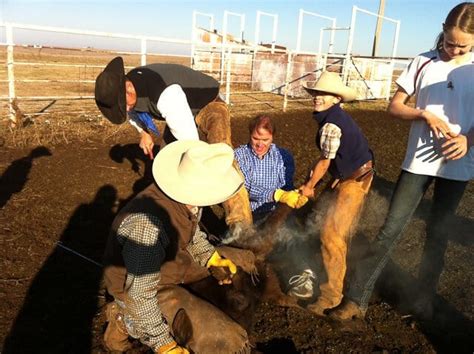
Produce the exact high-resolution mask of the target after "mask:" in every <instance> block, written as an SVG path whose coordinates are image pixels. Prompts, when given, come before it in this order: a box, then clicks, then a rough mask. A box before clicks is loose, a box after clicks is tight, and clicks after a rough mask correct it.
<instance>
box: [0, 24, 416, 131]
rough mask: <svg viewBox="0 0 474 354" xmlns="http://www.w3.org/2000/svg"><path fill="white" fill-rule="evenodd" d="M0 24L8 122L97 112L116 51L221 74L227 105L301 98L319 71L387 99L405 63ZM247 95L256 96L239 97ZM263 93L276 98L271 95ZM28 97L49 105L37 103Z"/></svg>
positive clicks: (131, 60) (130, 63) (283, 103)
mask: <svg viewBox="0 0 474 354" xmlns="http://www.w3.org/2000/svg"><path fill="white" fill-rule="evenodd" d="M2 27H3V28H5V34H6V42H5V43H0V63H3V65H0V83H2V85H0V106H1V107H2V111H1V114H0V115H1V116H2V118H3V117H4V116H6V117H7V118H8V119H10V120H11V123H12V124H16V123H17V121H16V120H17V116H18V110H20V111H21V113H22V114H23V115H26V116H38V115H44V114H47V113H48V112H50V113H68V114H72V113H73V112H80V114H90V115H98V114H99V112H98V110H97V109H96V107H95V105H94V102H93V100H92V99H93V98H94V96H93V91H94V82H95V78H96V77H97V75H98V74H99V73H100V71H101V70H102V69H103V67H104V66H105V65H106V64H107V63H108V62H109V61H110V60H111V59H112V58H113V57H114V56H116V55H122V56H123V57H124V60H125V63H126V70H127V69H130V68H133V67H136V66H139V65H145V64H146V63H147V62H169V63H178V64H182V65H187V66H190V67H193V68H194V69H196V70H200V71H203V72H205V73H207V74H209V75H211V76H214V77H215V78H216V79H218V80H221V92H222V93H223V94H224V95H225V99H226V102H227V103H229V104H231V105H232V106H234V107H236V106H239V105H240V106H242V107H243V108H244V107H245V106H250V105H257V104H262V105H267V107H268V106H271V107H274V108H275V109H283V110H286V109H288V108H289V107H290V106H292V104H293V103H299V102H303V101H305V100H308V99H309V97H308V96H306V93H305V92H304V90H302V88H301V83H302V82H303V81H311V80H316V79H317V78H318V77H319V74H320V72H321V71H323V70H331V71H336V72H339V73H340V74H341V76H343V77H344V78H345V79H346V81H347V83H348V84H349V85H350V86H353V87H354V88H356V89H357V91H358V98H359V99H372V98H388V97H389V96H390V93H391V91H392V90H393V82H392V77H393V76H394V75H396V70H394V68H395V66H396V65H401V66H403V65H406V63H407V62H408V59H406V60H402V59H397V60H396V59H394V58H364V57H357V56H352V55H347V54H346V53H345V54H340V55H338V54H332V53H319V52H318V53H314V52H313V53H312V52H302V51H291V50H288V49H281V48H276V47H275V43H272V45H271V47H265V46H261V45H256V44H255V43H254V44H245V43H244V42H243V41H241V42H236V41H224V43H222V42H220V43H219V42H213V43H210V42H209V43H205V42H202V41H201V40H199V38H198V36H197V35H196V34H195V33H193V36H192V37H193V40H192V41H189V40H181V39H171V38H163V37H151V36H138V35H129V34H117V33H108V32H97V31H79V30H74V29H65V28H57V27H49V26H35V25H24V24H13V23H6V24H0V28H2ZM17 30H22V31H33V32H35V33H40V34H41V35H42V36H44V35H45V34H46V33H56V34H58V33H61V34H63V35H81V36H87V37H88V38H89V37H94V38H102V39H104V40H105V42H104V43H105V44H104V43H102V45H103V46H105V47H106V48H109V47H110V46H112V47H113V46H114V45H113V44H112V45H111V44H110V42H107V41H108V40H110V39H122V40H132V41H134V42H136V43H137V44H138V45H139V50H137V51H130V50H123V49H115V50H106V49H104V50H100V49H92V48H90V47H89V46H87V47H86V48H73V47H71V48H69V47H50V46H46V45H38V44H37V43H35V42H32V43H31V44H30V45H15V41H14V39H15V37H14V34H15V31H17ZM273 42H274V41H273ZM94 43H95V42H94ZM152 43H155V44H157V43H158V47H159V49H158V50H155V51H153V50H151V49H150V48H151V47H152ZM174 45H179V46H180V48H179V51H181V52H176V48H174V47H173V46H174ZM319 51H320V49H319ZM183 52H184V53H189V54H183ZM394 73H395V74H394ZM3 83H8V85H3ZM7 86H8V90H7V89H6V87H7ZM249 94H252V95H255V94H257V95H258V96H261V97H263V98H258V99H255V98H252V100H245V98H246V97H248V95H249ZM260 94H262V95H260ZM263 94H265V95H263ZM269 95H274V96H278V97H279V98H280V99H279V100H276V101H275V100H274V99H272V98H270V96H269ZM81 100H85V101H87V103H84V104H81V106H83V107H81V108H84V109H81V110H77V109H76V108H71V109H70V110H68V109H66V110H65V111H57V110H56V111H55V110H53V109H52V107H53V106H54V104H56V103H57V102H58V101H81ZM33 101H37V102H36V103H38V102H40V101H51V103H50V104H49V105H48V107H47V108H46V109H45V108H44V107H43V108H41V107H40V106H38V104H36V105H35V104H33ZM2 102H3V104H2ZM275 102H278V103H275ZM4 107H6V110H5V111H6V114H4Z"/></svg>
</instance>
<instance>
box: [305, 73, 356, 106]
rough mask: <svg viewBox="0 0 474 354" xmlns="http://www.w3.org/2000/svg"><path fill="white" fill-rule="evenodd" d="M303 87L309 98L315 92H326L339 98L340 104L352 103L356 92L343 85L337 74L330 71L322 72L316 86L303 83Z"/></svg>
mask: <svg viewBox="0 0 474 354" xmlns="http://www.w3.org/2000/svg"><path fill="white" fill-rule="evenodd" d="M303 87H304V89H305V90H306V91H308V93H309V94H310V95H311V96H314V94H315V91H321V92H327V93H330V94H333V95H336V96H339V97H341V98H342V102H349V101H353V100H355V98H356V96H357V92H356V90H354V89H353V88H352V87H348V86H346V85H344V84H343V83H342V79H341V77H340V76H339V74H338V73H334V72H331V71H323V73H322V74H321V76H320V77H319V79H318V81H316V84H314V83H313V84H308V83H304V84H303Z"/></svg>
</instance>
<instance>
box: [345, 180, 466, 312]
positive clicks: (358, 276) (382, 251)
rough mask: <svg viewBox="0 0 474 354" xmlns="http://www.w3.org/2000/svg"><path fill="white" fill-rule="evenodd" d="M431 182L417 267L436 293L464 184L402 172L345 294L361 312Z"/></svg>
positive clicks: (462, 182)
mask: <svg viewBox="0 0 474 354" xmlns="http://www.w3.org/2000/svg"><path fill="white" fill-rule="evenodd" d="M433 181H434V182H435V186H434V188H435V189H434V195H433V202H432V207H431V211H430V216H429V218H428V220H427V236H426V238H427V241H426V244H425V249H424V252H423V257H422V261H421V266H420V280H421V282H423V283H426V284H425V285H426V286H429V287H431V289H430V290H431V291H435V289H436V285H437V282H438V279H439V274H440V273H441V271H442V269H443V266H444V252H445V250H446V246H447V239H448V234H449V225H450V220H451V218H452V216H454V213H455V211H456V208H457V206H458V204H459V202H460V201H461V198H462V195H463V193H464V189H465V188H466V185H467V182H464V181H454V180H448V179H444V178H440V177H433V176H425V175H417V174H413V173H410V172H407V171H401V173H400V176H399V177H398V181H397V184H396V186H395V190H394V193H393V196H392V200H391V202H390V208H389V211H388V215H387V217H386V219H385V223H384V225H383V227H382V229H381V230H380V232H379V234H378V235H377V237H376V239H375V241H374V242H373V243H372V244H371V245H370V247H369V251H368V252H367V254H366V255H365V256H364V257H363V258H361V259H359V260H358V262H357V264H356V268H355V269H354V272H353V276H352V279H351V280H350V282H349V289H348V290H347V292H346V296H347V298H349V299H350V300H352V301H354V302H356V303H357V304H358V305H359V306H360V308H361V309H362V310H364V311H365V310H367V307H368V304H369V300H370V297H371V295H372V291H373V289H374V286H375V282H376V281H377V279H378V277H379V276H380V273H381V272H382V270H383V268H384V267H385V265H386V264H387V261H388V260H389V257H390V252H391V250H392V249H393V248H394V246H395V245H396V242H397V241H398V239H399V238H400V236H401V235H402V233H403V230H404V229H405V227H406V226H407V225H408V223H409V221H410V219H411V217H412V216H413V213H414V212H415V210H416V208H417V207H418V204H419V203H420V201H421V199H422V198H423V195H424V194H425V192H426V190H427V189H428V187H429V186H430V184H431V183H432V182H433ZM436 272H437V273H436Z"/></svg>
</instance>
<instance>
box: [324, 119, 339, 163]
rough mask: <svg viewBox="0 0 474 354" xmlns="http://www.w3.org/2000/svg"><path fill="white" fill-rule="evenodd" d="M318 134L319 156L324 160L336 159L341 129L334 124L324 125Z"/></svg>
mask: <svg viewBox="0 0 474 354" xmlns="http://www.w3.org/2000/svg"><path fill="white" fill-rule="evenodd" d="M319 134H320V135H321V139H320V148H321V155H322V156H323V157H324V158H325V159H330V160H332V159H334V158H335V157H336V153H337V150H338V149H339V146H340V145H341V136H342V132H341V129H340V128H339V127H338V126H337V125H335V124H332V123H326V124H324V125H323V127H322V128H321V131H320V133H319Z"/></svg>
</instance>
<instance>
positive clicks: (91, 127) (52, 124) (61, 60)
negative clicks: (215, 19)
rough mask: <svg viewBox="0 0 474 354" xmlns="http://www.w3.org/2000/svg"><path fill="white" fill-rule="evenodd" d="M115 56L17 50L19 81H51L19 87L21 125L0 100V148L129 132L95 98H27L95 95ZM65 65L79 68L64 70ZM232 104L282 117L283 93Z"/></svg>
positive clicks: (297, 103)
mask: <svg viewBox="0 0 474 354" xmlns="http://www.w3.org/2000/svg"><path fill="white" fill-rule="evenodd" d="M114 56H116V53H110V52H106V51H92V50H73V49H61V48H45V47H43V48H32V47H15V49H14V58H15V63H16V65H15V78H16V79H17V80H48V82H21V81H18V82H16V83H15V91H16V94H17V97H18V100H16V101H15V104H14V106H13V108H14V110H15V116H16V120H17V124H16V126H15V127H12V125H11V121H10V120H9V108H8V104H7V101H6V100H5V99H3V100H1V101H0V133H1V136H2V137H3V138H2V139H1V140H0V146H1V145H5V146H11V147H23V146H33V145H41V144H43V145H44V144H58V143H69V142H70V141H74V140H86V139H89V138H92V137H94V138H97V137H100V138H102V137H105V138H107V137H109V136H113V135H115V134H118V133H119V132H120V130H123V129H127V127H126V125H124V126H122V127H117V126H115V125H113V124H110V123H109V122H108V121H107V120H106V119H104V118H103V117H102V116H101V114H100V112H99V111H98V109H97V107H96V106H95V102H94V101H93V99H72V98H71V99H58V100H52V99H49V100H48V99H42V100H28V99H22V97H27V96H39V97H41V96H61V97H73V96H78V95H82V96H93V90H94V80H95V78H96V77H97V75H98V74H99V73H100V71H101V70H102V69H103V67H104V66H105V65H106V64H107V63H108V62H109V61H110V60H111V59H112V58H113V57H114ZM122 56H123V57H124V61H125V65H126V66H127V67H135V66H138V65H139V64H140V57H139V56H138V55H127V54H123V55H122ZM148 61H149V62H163V63H164V62H166V63H176V64H183V65H189V58H185V57H170V56H150V57H149V58H148ZM26 63H34V64H29V65H26ZM5 64H6V47H0V80H5V81H6V80H7V69H6V65H5ZM54 64H57V65H58V66H56V65H54ZM65 64H73V65H75V66H61V65H65ZM62 80H67V81H68V82H62ZM82 81H90V82H82ZM0 96H3V97H7V96H8V85H6V84H5V85H3V84H2V85H0ZM231 102H232V103H231V106H230V109H231V114H232V116H233V117H235V118H236V119H238V117H248V116H254V115H256V114H259V113H270V114H271V113H277V112H281V111H282V109H283V97H282V96H281V95H276V94H272V93H264V92H251V91H250V90H249V89H248V88H245V87H237V86H235V87H232V96H231ZM310 105H311V103H310V101H309V100H306V101H304V100H303V101H301V100H290V101H289V102H288V106H287V110H288V111H294V110H308V109H310ZM381 105H386V102H385V101H382V102H380V103H378V102H377V101H374V102H358V103H355V104H354V105H353V106H354V107H357V108H361V109H362V108H363V107H366V108H367V109H368V110H377V109H380V106H381ZM382 109H385V108H382Z"/></svg>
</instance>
